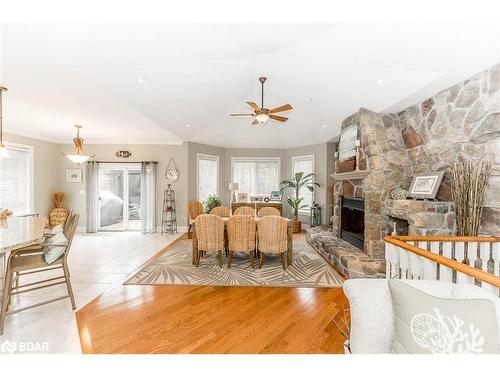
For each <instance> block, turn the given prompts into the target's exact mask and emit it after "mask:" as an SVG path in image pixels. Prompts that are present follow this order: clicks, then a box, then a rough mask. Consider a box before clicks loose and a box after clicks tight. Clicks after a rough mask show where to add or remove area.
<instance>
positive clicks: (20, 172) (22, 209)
mask: <svg viewBox="0 0 500 375" xmlns="http://www.w3.org/2000/svg"><path fill="white" fill-rule="evenodd" d="M5 146H6V147H7V150H8V152H9V157H8V158H2V159H0V208H2V209H3V208H8V209H9V210H11V211H12V213H13V214H14V215H23V214H29V213H32V212H33V148H32V147H31V146H24V145H17V144H10V143H6V144H5Z"/></svg>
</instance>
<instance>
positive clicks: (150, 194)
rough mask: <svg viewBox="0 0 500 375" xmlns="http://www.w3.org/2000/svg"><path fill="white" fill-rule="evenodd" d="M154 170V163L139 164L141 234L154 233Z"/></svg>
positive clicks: (144, 162) (155, 167)
mask: <svg viewBox="0 0 500 375" xmlns="http://www.w3.org/2000/svg"><path fill="white" fill-rule="evenodd" d="M156 169H157V163H156V162H155V161H143V162H141V210H142V220H141V226H142V233H154V232H156Z"/></svg>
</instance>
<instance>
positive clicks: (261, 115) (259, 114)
mask: <svg viewBox="0 0 500 375" xmlns="http://www.w3.org/2000/svg"><path fill="white" fill-rule="evenodd" d="M266 80H267V78H266V77H260V78H259V81H260V84H261V85H262V98H261V106H260V107H259V106H258V105H257V103H255V102H247V104H248V105H249V106H250V107H251V108H252V109H253V111H254V112H255V113H233V114H231V116H232V117H242V116H252V117H253V118H254V121H253V122H252V123H251V125H263V124H264V123H265V122H266V121H267V120H269V119H272V120H276V121H280V122H285V121H286V120H288V117H284V116H278V115H275V113H278V112H283V111H289V110H291V109H293V107H292V106H291V105H290V104H284V105H282V106H279V107H276V108H273V109H269V108H264V83H265V82H266Z"/></svg>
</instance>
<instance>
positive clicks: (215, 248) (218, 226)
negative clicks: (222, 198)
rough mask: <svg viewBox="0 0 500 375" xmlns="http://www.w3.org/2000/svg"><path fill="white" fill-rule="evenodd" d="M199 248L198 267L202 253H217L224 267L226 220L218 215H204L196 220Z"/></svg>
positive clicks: (197, 252) (197, 254)
mask: <svg viewBox="0 0 500 375" xmlns="http://www.w3.org/2000/svg"><path fill="white" fill-rule="evenodd" d="M194 227H195V230H196V238H197V239H198V248H197V251H196V267H198V266H199V264H200V258H201V252H208V251H209V252H217V256H218V258H219V265H220V266H221V267H222V251H223V250H224V248H225V246H224V245H225V240H224V220H222V219H221V218H220V217H219V216H217V215H212V214H203V215H199V216H198V217H197V218H196V219H195V220H194Z"/></svg>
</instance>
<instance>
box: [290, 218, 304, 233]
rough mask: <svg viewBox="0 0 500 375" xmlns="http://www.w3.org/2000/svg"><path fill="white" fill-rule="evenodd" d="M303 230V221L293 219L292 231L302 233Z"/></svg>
mask: <svg viewBox="0 0 500 375" xmlns="http://www.w3.org/2000/svg"><path fill="white" fill-rule="evenodd" d="M301 231H302V221H299V220H292V232H293V233H300V232H301Z"/></svg>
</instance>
